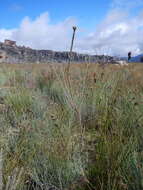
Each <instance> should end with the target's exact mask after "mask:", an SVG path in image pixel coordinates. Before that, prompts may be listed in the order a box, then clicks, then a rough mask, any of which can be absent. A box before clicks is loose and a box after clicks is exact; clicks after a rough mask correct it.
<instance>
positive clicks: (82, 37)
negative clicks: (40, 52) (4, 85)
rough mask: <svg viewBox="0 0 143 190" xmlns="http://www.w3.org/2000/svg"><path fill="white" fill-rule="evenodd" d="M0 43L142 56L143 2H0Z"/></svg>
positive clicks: (0, 0)
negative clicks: (72, 39)
mask: <svg viewBox="0 0 143 190" xmlns="http://www.w3.org/2000/svg"><path fill="white" fill-rule="evenodd" d="M0 3H1V4H0V41H2V42H3V41H4V39H11V40H16V41H17V44H18V45H22V46H23V45H24V46H26V47H31V48H34V49H51V50H56V51H69V49H70V43H71V37H72V26H77V31H76V38H75V43H74V51H76V52H79V53H88V54H105V55H107V54H108V55H115V56H126V55H127V53H128V52H129V51H132V53H133V55H137V54H141V53H143V0H0Z"/></svg>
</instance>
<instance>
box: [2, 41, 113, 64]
mask: <svg viewBox="0 0 143 190" xmlns="http://www.w3.org/2000/svg"><path fill="white" fill-rule="evenodd" d="M69 57H70V54H69V52H58V51H51V50H34V49H31V48H26V47H24V46H16V45H15V46H13V45H8V44H5V43H1V42H0V63H51V62H52V63H53V62H55V63H67V62H68V61H69ZM71 60H72V62H77V63H78V62H87V61H89V62H93V63H97V62H99V63H101V62H106V63H107V62H108V63H114V62H115V60H114V58H113V57H110V56H104V55H100V56H98V55H87V54H78V53H75V52H74V53H72V58H71Z"/></svg>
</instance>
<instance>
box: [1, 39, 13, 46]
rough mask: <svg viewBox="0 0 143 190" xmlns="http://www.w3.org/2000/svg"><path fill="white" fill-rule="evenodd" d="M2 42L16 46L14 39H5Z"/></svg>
mask: <svg viewBox="0 0 143 190" xmlns="http://www.w3.org/2000/svg"><path fill="white" fill-rule="evenodd" d="M4 44H5V45H8V46H16V41H12V40H5V41H4Z"/></svg>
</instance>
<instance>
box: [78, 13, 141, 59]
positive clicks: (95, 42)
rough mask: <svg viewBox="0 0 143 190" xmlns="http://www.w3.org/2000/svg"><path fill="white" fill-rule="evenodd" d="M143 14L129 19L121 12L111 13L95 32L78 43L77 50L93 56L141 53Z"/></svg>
mask: <svg viewBox="0 0 143 190" xmlns="http://www.w3.org/2000/svg"><path fill="white" fill-rule="evenodd" d="M142 18H143V13H140V14H139V15H138V16H136V17H133V18H131V17H129V15H127V14H125V13H124V12H121V11H119V10H118V11H117V10H114V11H111V12H110V13H109V14H108V15H107V17H106V18H105V19H104V21H103V22H102V23H101V24H100V25H98V26H97V28H96V31H95V32H93V33H92V35H89V36H88V37H86V38H85V39H82V40H81V41H79V44H77V49H78V48H79V49H80V50H81V51H82V50H83V51H84V52H86V51H88V52H91V53H93V54H95V53H97V54H111V55H122V56H123V55H127V52H128V51H132V52H133V54H134V55H136V54H139V53H143V39H142V36H143V19H142Z"/></svg>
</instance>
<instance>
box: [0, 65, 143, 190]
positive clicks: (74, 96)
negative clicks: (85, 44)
mask: <svg viewBox="0 0 143 190" xmlns="http://www.w3.org/2000/svg"><path fill="white" fill-rule="evenodd" d="M0 158H1V159H0V188H1V189H3V190H56V189H59V190H143V65H142V64H133V63H131V64H129V65H128V66H115V65H106V66H99V65H95V64H89V63H87V64H81V65H80V64H78V65H76V64H75V65H74V64H73V65H71V67H70V71H69V73H66V69H65V65H60V66H59V65H44V64H43V65H33V64H31V65H1V67H0Z"/></svg>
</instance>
